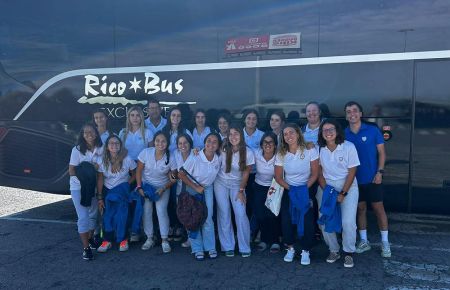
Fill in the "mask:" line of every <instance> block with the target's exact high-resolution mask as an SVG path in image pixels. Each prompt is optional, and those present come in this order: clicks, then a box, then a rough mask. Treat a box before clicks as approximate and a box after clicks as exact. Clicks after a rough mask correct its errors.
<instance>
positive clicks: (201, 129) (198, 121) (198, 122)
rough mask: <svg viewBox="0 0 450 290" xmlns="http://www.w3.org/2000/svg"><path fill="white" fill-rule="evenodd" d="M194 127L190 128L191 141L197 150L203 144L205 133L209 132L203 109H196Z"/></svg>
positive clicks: (201, 147)
mask: <svg viewBox="0 0 450 290" xmlns="http://www.w3.org/2000/svg"><path fill="white" fill-rule="evenodd" d="M194 121H195V127H194V129H193V130H192V141H193V142H194V147H193V148H196V149H197V150H201V149H203V147H204V146H205V138H206V135H208V134H209V133H211V129H210V128H209V127H208V126H206V113H205V110H203V109H198V110H197V111H196V112H195V114H194Z"/></svg>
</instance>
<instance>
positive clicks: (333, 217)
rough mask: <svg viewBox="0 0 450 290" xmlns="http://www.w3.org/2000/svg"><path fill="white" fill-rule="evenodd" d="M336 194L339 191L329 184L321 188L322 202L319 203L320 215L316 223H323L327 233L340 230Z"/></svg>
mask: <svg viewBox="0 0 450 290" xmlns="http://www.w3.org/2000/svg"><path fill="white" fill-rule="evenodd" d="M338 195H339V192H338V191H337V190H336V189H334V187H332V186H330V185H327V186H325V188H324V189H323V195H322V204H321V205H320V213H321V214H322V216H321V217H320V218H319V220H318V221H317V223H318V224H319V225H325V231H326V232H327V233H340V232H342V216H341V205H340V204H339V203H338V202H337V197H338Z"/></svg>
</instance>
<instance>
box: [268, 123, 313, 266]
mask: <svg viewBox="0 0 450 290" xmlns="http://www.w3.org/2000/svg"><path fill="white" fill-rule="evenodd" d="M318 159H319V156H318V153H317V150H316V149H315V148H314V145H313V144H310V143H308V144H307V143H306V142H305V140H304V139H303V135H302V133H301V131H300V128H299V126H298V125H296V124H293V123H290V124H286V125H285V126H284V128H283V137H282V144H281V146H280V152H279V153H278V154H277V157H276V161H275V179H276V181H277V182H278V184H280V185H281V186H283V187H284V188H285V190H284V193H283V198H282V201H281V209H280V216H281V229H282V234H283V242H284V243H285V244H286V245H287V247H288V249H287V253H286V255H285V256H284V261H285V262H292V261H293V259H294V256H295V249H294V242H295V232H297V231H295V230H294V227H293V226H292V223H293V222H296V221H293V220H291V213H290V207H292V205H293V204H295V203H294V200H293V199H292V197H291V196H290V195H291V194H290V192H289V191H292V190H296V189H297V188H298V187H300V186H305V187H307V188H306V191H304V192H302V194H305V195H306V196H301V197H302V198H303V200H306V203H309V204H308V205H307V206H306V208H307V210H306V214H304V220H303V236H302V237H298V238H299V239H300V247H301V250H302V252H301V260H300V263H301V264H302V265H309V264H310V258H309V251H310V249H311V248H312V246H313V245H314V210H313V208H312V200H311V197H309V193H308V188H309V187H311V186H312V185H313V184H314V182H315V181H316V180H317V176H318V173H319V160H318ZM283 173H284V177H283ZM291 193H292V192H291ZM297 222H298V221H297ZM298 226H299V225H297V227H298ZM297 229H298V228H297Z"/></svg>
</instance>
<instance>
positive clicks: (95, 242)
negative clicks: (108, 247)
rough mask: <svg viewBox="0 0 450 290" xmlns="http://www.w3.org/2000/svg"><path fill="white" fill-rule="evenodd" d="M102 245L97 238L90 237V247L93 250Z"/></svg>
mask: <svg viewBox="0 0 450 290" xmlns="http://www.w3.org/2000/svg"><path fill="white" fill-rule="evenodd" d="M100 245H101V243H100V242H99V240H97V239H96V238H90V239H89V248H91V249H92V250H97V249H98V247H100Z"/></svg>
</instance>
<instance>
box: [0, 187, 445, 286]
mask: <svg viewBox="0 0 450 290" xmlns="http://www.w3.org/2000/svg"><path fill="white" fill-rule="evenodd" d="M0 204H1V206H0V289H44V288H45V289H49V288H52V289H53V288H55V289H72V288H78V289H119V288H120V289H198V288H201V289H204V288H209V289H217V288H221V289H285V288H288V289H289V288H295V289H450V262H449V260H450V216H434V215H416V214H400V213H388V215H389V221H390V232H389V238H390V242H391V244H392V246H391V247H392V253H393V254H392V257H391V258H389V259H385V258H382V257H381V256H380V246H379V233H378V231H377V230H376V221H375V219H374V217H373V215H370V216H369V240H370V241H371V242H372V245H373V247H372V250H371V251H369V252H366V253H363V254H359V255H355V257H354V260H355V267H354V268H352V269H348V268H344V266H343V261H342V259H341V260H339V261H337V262H336V263H334V264H328V263H326V262H325V259H326V257H327V255H328V251H327V248H326V247H325V245H324V244H323V243H319V244H318V245H317V246H316V247H315V248H314V249H313V250H312V251H311V265H309V266H302V265H300V262H299V260H298V259H296V260H294V262H293V263H285V262H284V261H283V255H284V252H281V253H279V254H270V253H268V252H267V251H266V252H262V253H261V252H257V251H256V250H255V251H253V253H252V256H251V257H250V258H242V257H240V256H238V255H236V256H235V257H233V258H227V257H225V256H224V255H223V254H221V255H220V256H219V258H218V259H215V260H209V259H206V260H205V261H202V262H198V261H195V260H194V258H193V256H192V255H191V254H190V252H189V249H185V248H182V247H181V246H180V243H179V242H172V243H171V244H172V248H173V251H172V252H171V253H168V254H163V252H162V249H161V247H159V246H157V247H155V248H153V249H151V250H150V251H145V252H144V251H142V250H141V249H140V245H141V243H136V244H131V246H130V250H129V251H128V252H123V253H122V252H119V251H118V250H117V245H115V246H114V247H113V249H111V250H110V251H108V252H107V253H105V254H98V253H95V260H94V261H84V260H82V259H81V251H82V250H81V243H80V240H79V238H78V234H77V231H76V214H75V211H74V207H73V204H72V201H71V199H70V196H64V195H52V194H47V193H40V192H33V191H26V190H18V189H13V188H7V187H0Z"/></svg>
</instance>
